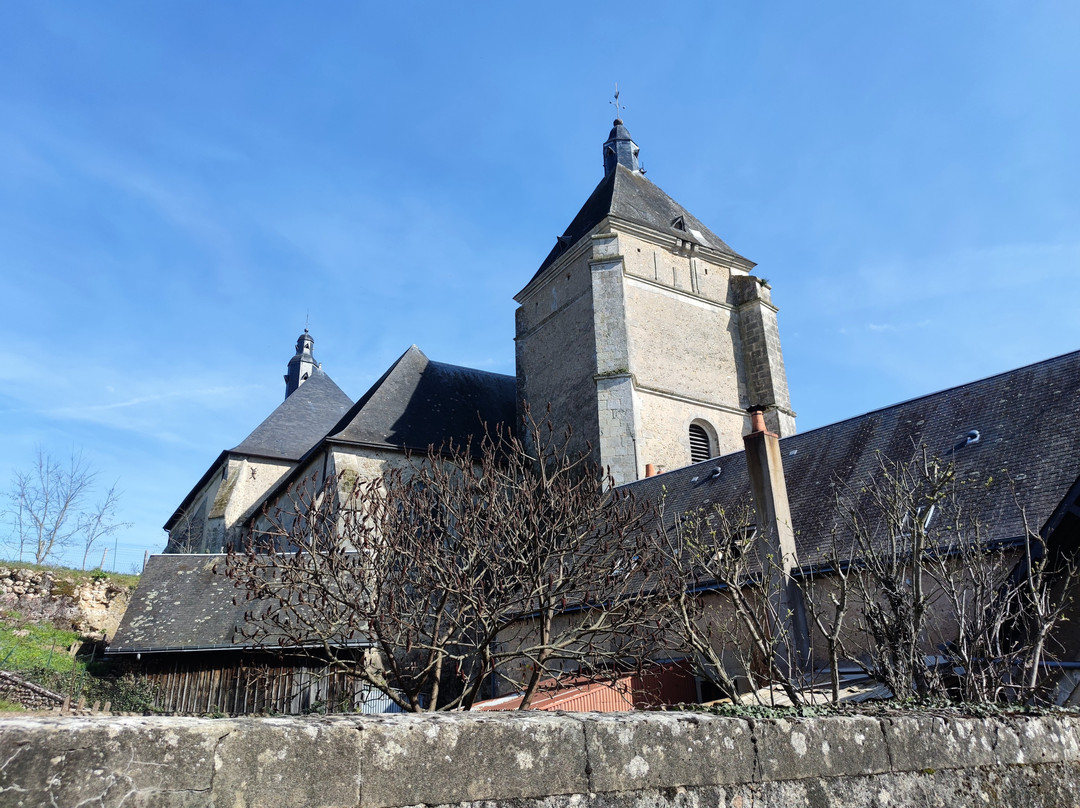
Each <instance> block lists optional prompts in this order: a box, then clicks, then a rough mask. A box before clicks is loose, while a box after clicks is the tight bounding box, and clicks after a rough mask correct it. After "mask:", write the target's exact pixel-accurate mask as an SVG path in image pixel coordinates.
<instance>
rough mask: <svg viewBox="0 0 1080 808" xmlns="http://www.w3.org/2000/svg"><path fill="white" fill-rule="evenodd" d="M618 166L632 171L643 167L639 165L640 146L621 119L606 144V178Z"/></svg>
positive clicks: (614, 124) (616, 121)
mask: <svg viewBox="0 0 1080 808" xmlns="http://www.w3.org/2000/svg"><path fill="white" fill-rule="evenodd" d="M617 165H621V166H624V167H626V168H628V169H630V170H631V171H640V170H641V165H640V164H639V163H638V145H637V144H636V143H635V142H634V139H633V138H632V137H630V132H629V131H627V129H626V127H625V126H624V125H623V122H622V119H621V118H616V119H615V122H614V123H613V124H612V127H611V133H610V134H609V135H608V139H607V141H606V142H605V143H604V176H605V177H607V176H609V175H610V174H611V173H612V172H613V171H614V170H615V166H617Z"/></svg>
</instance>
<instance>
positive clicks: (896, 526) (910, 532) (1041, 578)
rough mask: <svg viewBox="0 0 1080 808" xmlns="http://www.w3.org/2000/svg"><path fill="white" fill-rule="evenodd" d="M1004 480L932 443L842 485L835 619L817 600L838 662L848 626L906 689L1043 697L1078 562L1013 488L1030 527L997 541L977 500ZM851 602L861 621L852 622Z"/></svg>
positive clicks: (994, 697)
mask: <svg viewBox="0 0 1080 808" xmlns="http://www.w3.org/2000/svg"><path fill="white" fill-rule="evenodd" d="M1000 485H1001V484H999V487H998V488H996V489H993V488H992V481H990V480H987V481H985V482H981V481H977V480H966V479H961V478H960V477H958V475H957V473H956V468H955V466H954V465H953V464H952V463H950V462H947V461H945V460H942V459H940V458H936V457H933V456H931V455H930V454H929V453H928V452H927V451H926V449H925V448H922V449H920V450H919V451H918V452H917V453H916V454H915V456H914V457H912V458H911V459H910V460H907V461H893V460H888V459H885V458H879V462H878V468H877V470H876V472H875V474H874V476H873V478H872V479H871V480H870V481H868V483H867V484H866V485H864V486H861V487H859V488H858V489H857V490H856V489H851V488H845V489H843V490H842V491H841V493H840V495H839V497H838V507H839V511H840V516H841V527H840V529H839V530H838V531H837V532H836V533H835V534H834V547H833V558H834V565H835V566H836V567H837V569H839V570H840V572H839V573H837V574H836V575H835V576H833V580H832V582H831V583H832V586H833V589H832V594H831V595H830V597H831V599H832V603H833V605H834V609H835V610H834V612H833V614H832V622H831V623H829V621H828V620H825V619H821V616H822V614H823V609H822V604H820V603H818V604H816V605H815V606H814V607H813V609H812V611H813V613H814V614H815V619H816V620H817V625H818V628H819V630H820V631H821V633H822V635H823V636H825V638H826V641H827V648H828V653H829V659H830V662H831V665H832V668H833V670H834V671H835V670H836V669H837V666H838V662H839V656H840V652H841V649H842V637H843V636H844V635H845V634H846V635H847V636H848V637H849V638H850V639H851V640H852V642H853V644H856V645H859V646H862V647H863V648H864V649H866V651H867V652H868V653H867V654H866V655H865V657H863V659H862V660H861V663H860V664H862V665H863V667H864V668H865V670H866V671H867V672H868V673H870V674H871V675H873V676H874V677H875V678H877V679H878V680H879V681H881V682H882V683H884V684H885V685H887V686H888V687H889V689H890V690H891V691H892V692H893V694H894V695H895V696H897V697H899V698H904V697H906V696H909V695H915V696H920V697H927V696H935V697H946V698H952V699H957V700H961V701H968V702H1001V701H1006V702H1012V703H1024V702H1026V701H1028V700H1029V699H1031V698H1032V697H1033V696H1035V695H1036V693H1037V689H1038V686H1039V684H1040V682H1039V672H1040V668H1041V664H1042V662H1043V661H1045V660H1046V659H1047V658H1048V656H1049V655H1050V654H1049V649H1048V643H1049V642H1050V638H1051V636H1052V634H1053V631H1054V628H1055V627H1056V626H1057V625H1058V624H1059V623H1060V621H1061V619H1062V615H1063V612H1064V610H1065V607H1066V605H1067V597H1066V595H1067V592H1068V589H1069V587H1070V584H1071V582H1072V580H1073V579H1074V577H1075V564H1074V563H1073V559H1071V558H1069V557H1067V556H1066V555H1063V554H1061V553H1050V552H1048V551H1047V548H1046V547H1045V545H1044V542H1043V539H1042V537H1041V536H1040V535H1039V534H1038V532H1037V531H1035V530H1034V529H1032V527H1031V526H1030V524H1029V522H1028V518H1027V513H1026V510H1025V509H1024V507H1023V505H1022V504H1021V503H1020V501H1019V500H1018V498H1017V497H1016V493H1015V489H1013V488H1012V487H1011V485H1010V486H1009V488H1010V490H1009V492H1008V493H1009V495H1010V496H1011V499H1012V501H1013V503H1014V504H1015V506H1016V508H1017V509H1018V510H1019V512H1020V514H1021V521H1022V524H1023V535H1022V536H1021V537H1019V539H1018V540H1017V541H1014V542H1011V543H1008V544H1006V545H995V544H993V543H989V542H988V541H987V538H986V531H985V526H984V525H982V524H980V523H979V521H978V520H977V519H976V518H974V516H973V512H974V508H972V507H971V504H972V503H974V502H976V501H978V500H979V499H980V498H982V497H989V496H993V497H1001V496H1003V495H1004V494H1005V492H1004V491H1002V490H1001V487H1000ZM842 554H846V556H847V559H848V561H847V563H846V565H843V564H842V563H841V561H840V560H839V559H840V557H841V555H842ZM815 600H816V599H815V598H814V597H810V598H808V601H810V602H813V601H815ZM849 600H850V601H852V604H851V610H852V612H853V615H854V620H853V624H852V625H851V626H844V625H843V624H844V622H845V620H846V617H847V606H848V601H849ZM833 692H834V696H835V694H836V681H835V677H834V691H833Z"/></svg>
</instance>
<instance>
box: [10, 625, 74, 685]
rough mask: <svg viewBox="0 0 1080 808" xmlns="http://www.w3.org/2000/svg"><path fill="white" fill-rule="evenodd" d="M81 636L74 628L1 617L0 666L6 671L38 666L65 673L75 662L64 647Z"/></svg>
mask: <svg viewBox="0 0 1080 808" xmlns="http://www.w3.org/2000/svg"><path fill="white" fill-rule="evenodd" d="M23 632H26V634H25V635H23ZM81 639H82V638H81V636H80V635H79V633H78V632H75V631H65V630H64V629H59V628H55V627H53V626H50V625H48V624H43V623H28V624H23V623H22V622H21V621H19V620H11V619H10V618H8V617H6V616H5V618H4V619H3V620H0V668H3V669H4V670H9V671H21V670H28V669H30V668H41V669H45V670H54V671H57V672H59V673H69V672H71V671H72V670H74V669H75V665H76V661H75V659H74V658H73V657H71V656H69V655H68V649H69V648H70V647H71V646H72V645H73V644H75V643H77V642H79V641H80V640H81Z"/></svg>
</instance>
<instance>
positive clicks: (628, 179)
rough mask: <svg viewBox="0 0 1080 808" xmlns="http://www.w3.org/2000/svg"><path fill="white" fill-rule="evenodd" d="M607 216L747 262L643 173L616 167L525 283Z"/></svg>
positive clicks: (598, 186) (535, 276)
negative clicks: (634, 223)
mask: <svg viewBox="0 0 1080 808" xmlns="http://www.w3.org/2000/svg"><path fill="white" fill-rule="evenodd" d="M608 216H615V217H618V218H620V219H627V220H629V221H632V222H637V223H638V224H644V225H647V226H648V227H651V228H652V229H654V230H659V231H660V232H662V233H670V234H671V235H672V236H676V237H678V238H681V239H684V240H689V241H692V242H694V243H696V244H701V245H702V246H704V247H710V248H712V249H714V250H718V251H719V252H722V253H726V254H727V255H730V256H732V257H733V258H738V259H740V260H742V261H746V260H747V259H745V258H743V257H742V256H741V255H739V254H738V253H737V252H735V251H734V250H733V249H731V247H729V246H728V245H727V244H725V243H724V241H723V240H722V239H721V238H720V237H719V236H718V235H716V234H715V233H714V232H712V231H711V230H710V229H709V228H708V227H706V226H705V225H704V224H702V223H701V221H700V220H699V219H698V218H697V217H696V216H694V215H693V214H692V213H690V212H689V211H688V210H686V208H684V207H683V206H682V205H680V204H679V203H678V202H676V201H675V200H674V199H672V198H671V197H670V196H668V195H667V194H666V193H664V192H663V191H662V190H660V188H658V187H657V186H656V185H654V184H653V183H652V182H651V181H650V180H647V179H646V178H645V175H644V174H642V173H641V172H639V171H631V170H630V169H628V168H627V167H626V166H624V165H621V164H620V165H617V166H616V167H615V170H614V171H612V172H611V173H610V174H608V175H607V176H606V177H604V179H603V180H601V181H600V184H599V185H597V186H596V189H595V190H594V191H593V192H592V195H591V196H590V197H589V198H588V200H587V201H586V202H585V204H584V205H583V206H582V208H581V210H579V211H578V214H577V216H575V217H574V219H573V221H571V222H570V225H569V226H568V227H567V228H566V230H565V231H564V232H563V235H562V236H561V237H560V238H559V240H558V242H557V243H556V244H555V246H554V247H553V248H552V250H551V252H550V253H548V256H547V258H545V259H544V262H543V263H542V264H541V265H540V269H538V270H537V271H536V274H535V275H533V277H532V280H530V281H529V283H532V281H533V280H536V279H537V278H538V277H540V275H541V274H542V273H543V271H544V270H545V269H547V268H548V267H549V266H551V265H552V264H553V263H554V262H555V260H556V259H557V258H558V257H559V256H560V255H562V254H563V253H564V252H566V251H567V250H568V249H570V247H572V246H573V245H574V244H576V243H577V242H578V241H579V240H580V239H581V238H582V237H583V236H584V235H586V234H587V233H588V232H589V231H590V230H592V229H593V228H594V227H596V225H598V224H600V222H601V221H602V220H603V219H604V218H606V217H608ZM680 218H681V220H682V224H683V225H684V227H685V228H686V229H685V230H681V229H678V228H676V227H675V226H674V224H673V222H675V221H677V220H679V219H680ZM693 231H696V233H695V232H693ZM747 263H750V262H747ZM751 265H752V264H751Z"/></svg>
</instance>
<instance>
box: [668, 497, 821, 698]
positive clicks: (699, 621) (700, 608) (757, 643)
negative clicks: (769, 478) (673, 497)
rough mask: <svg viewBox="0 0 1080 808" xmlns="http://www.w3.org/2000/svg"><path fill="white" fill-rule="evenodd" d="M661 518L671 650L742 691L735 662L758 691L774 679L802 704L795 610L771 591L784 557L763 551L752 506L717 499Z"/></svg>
mask: <svg viewBox="0 0 1080 808" xmlns="http://www.w3.org/2000/svg"><path fill="white" fill-rule="evenodd" d="M661 524H662V530H661V534H660V541H659V544H660V547H661V548H662V555H663V563H662V565H661V566H660V570H661V572H660V574H659V576H658V578H657V585H656V587H655V588H654V591H653V596H654V597H653V600H654V603H655V605H656V607H657V608H658V609H661V610H663V612H664V613H665V617H664V620H663V621H662V622H663V623H664V625H665V626H666V627H667V628H668V631H669V633H668V641H669V643H670V645H671V648H672V651H673V652H681V653H683V654H685V655H687V656H688V658H690V659H691V660H692V661H693V663H694V667H695V670H696V671H697V673H698V674H699V675H700V676H702V678H704V679H706V680H708V681H710V682H712V683H713V684H714V685H716V686H717V687H718V688H719V690H720V691H721V692H722V693H725V694H727V695H729V696H734V695H735V694H736V692H737V687H736V682H735V680H734V678H733V676H732V674H731V673H730V671H729V670H728V668H729V666H731V665H733V664H734V666H735V667H736V668H737V669H739V670H741V672H742V674H743V675H745V676H746V678H747V680H748V685H749V687H750V689H751V690H752V691H757V690H758V689H759V687H761V686H762V685H764V684H775V685H777V686H779V687H780V688H781V689H782V690H783V691H784V693H785V694H786V695H787V697H788V698H789V699H790V701H791V703H792V704H796V705H798V704H802V703H803V695H802V693H801V691H800V687H799V683H798V680H797V676H796V674H797V671H798V667H799V666H798V665H797V664H796V660H794V659H793V658H790V657H791V655H792V653H793V651H792V649H794V648H795V647H796V646H797V643H795V642H794V638H793V637H792V636H791V631H790V626H791V615H789V614H780V613H779V612H778V609H779V608H780V607H779V604H780V603H782V602H783V601H782V599H781V598H780V597H778V594H779V593H778V592H776V591H772V590H773V589H775V588H776V587H779V586H783V585H784V581H785V579H786V575H778V574H775V573H776V572H777V570H778V563H779V560H778V559H774V558H768V557H766V558H762V557H761V556H760V554H759V553H758V552H757V542H756V541H755V539H756V534H755V530H756V528H755V525H754V515H753V510H752V509H751V508H750V507H749V506H747V505H744V506H739V507H736V508H735V509H733V510H727V509H724V508H721V507H718V506H712V507H709V508H706V509H703V510H700V511H696V512H686V513H682V514H678V515H677V516H676V517H675V518H673V519H669V520H664V519H661Z"/></svg>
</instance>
